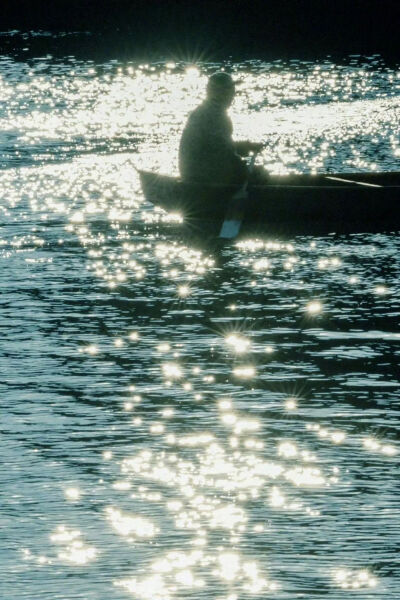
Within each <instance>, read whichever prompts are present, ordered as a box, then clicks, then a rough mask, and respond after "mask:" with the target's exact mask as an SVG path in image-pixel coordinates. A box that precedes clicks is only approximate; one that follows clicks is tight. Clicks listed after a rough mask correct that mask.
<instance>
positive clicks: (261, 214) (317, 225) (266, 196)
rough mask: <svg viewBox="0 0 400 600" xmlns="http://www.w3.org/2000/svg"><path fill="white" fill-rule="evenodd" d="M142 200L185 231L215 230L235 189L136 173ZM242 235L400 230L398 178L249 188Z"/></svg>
mask: <svg viewBox="0 0 400 600" xmlns="http://www.w3.org/2000/svg"><path fill="white" fill-rule="evenodd" d="M140 178H141V183H142V189H143V193H144V196H145V198H146V200H148V201H149V202H151V203H152V204H154V205H156V206H159V207H161V208H163V209H165V210H166V211H168V212H179V213H180V214H181V215H182V217H183V220H184V223H185V224H186V225H188V226H192V227H194V228H196V229H199V228H201V227H202V225H205V224H210V223H211V224H212V223H213V224H215V226H216V228H218V227H220V225H221V223H222V221H223V220H224V217H225V214H226V211H227V208H228V207H229V205H230V203H231V202H232V196H233V194H234V193H235V191H237V189H238V188H237V187H236V186H221V185H201V184H192V183H186V182H182V181H180V180H179V179H177V178H173V177H167V176H164V175H157V174H154V173H150V172H146V171H140ZM242 209H243V225H242V231H243V232H244V233H248V232H250V231H252V232H253V231H259V232H266V233H274V234H291V235H293V234H299V235H301V234H320V235H322V234H328V233H336V234H341V233H361V232H386V231H387V232H391V231H399V230H400V173H386V174H375V173H371V174H369V173H363V174H354V173H352V174H340V175H339V174H338V175H315V176H313V175H295V176H285V177H284V176H283V177H271V180H270V183H269V184H268V185H260V186H257V185H250V186H249V187H248V198H247V199H246V201H245V203H244V204H243V206H242Z"/></svg>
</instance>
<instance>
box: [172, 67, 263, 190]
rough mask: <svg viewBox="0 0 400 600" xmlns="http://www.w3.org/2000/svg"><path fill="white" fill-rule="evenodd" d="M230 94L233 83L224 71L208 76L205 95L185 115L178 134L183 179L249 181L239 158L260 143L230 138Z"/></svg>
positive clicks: (257, 149)
mask: <svg viewBox="0 0 400 600" xmlns="http://www.w3.org/2000/svg"><path fill="white" fill-rule="evenodd" d="M234 97H235V84H234V81H233V79H232V77H231V76H230V75H229V74H228V73H224V72H219V73H214V74H213V75H211V77H210V78H209V80H208V83H207V97H206V99H205V101H204V102H203V103H202V104H200V106H198V107H197V108H196V109H195V110H194V111H193V112H192V113H191V114H190V115H189V118H188V120H187V123H186V125H185V128H184V130H183V133H182V137H181V141H180V145H179V171H180V175H181V179H182V180H183V181H188V182H193V183H206V184H210V183H212V184H226V185H230V184H243V183H245V182H246V181H248V180H249V170H248V167H247V164H246V161H244V160H243V158H242V157H244V156H247V155H248V154H250V153H251V152H259V151H260V150H261V148H262V147H263V144H258V143H253V142H248V141H243V142H234V141H233V140H232V130H233V128H232V121H231V119H230V118H229V116H228V114H227V112H226V111H227V109H228V108H229V106H230V105H231V104H232V102H233V99H234ZM259 178H260V174H259V173H258V175H257V179H259Z"/></svg>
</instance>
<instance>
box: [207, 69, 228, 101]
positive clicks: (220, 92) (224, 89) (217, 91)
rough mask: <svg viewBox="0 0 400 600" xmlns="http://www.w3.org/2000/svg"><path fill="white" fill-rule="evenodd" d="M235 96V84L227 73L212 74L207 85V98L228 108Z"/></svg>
mask: <svg viewBox="0 0 400 600" xmlns="http://www.w3.org/2000/svg"><path fill="white" fill-rule="evenodd" d="M234 96H235V84H234V81H233V79H232V77H231V76H230V75H228V73H224V72H222V71H221V72H219V73H214V74H213V75H211V77H210V78H209V80H208V83H207V98H209V99H210V100H213V101H215V102H218V104H221V105H222V106H225V107H228V106H230V105H231V104H232V101H233V98H234Z"/></svg>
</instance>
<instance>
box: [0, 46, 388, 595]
mask: <svg viewBox="0 0 400 600" xmlns="http://www.w3.org/2000/svg"><path fill="white" fill-rule="evenodd" d="M17 58H18V60H17ZM217 66H218V67H220V66H221V65H211V64H199V65H198V66H197V68H193V67H189V68H188V66H187V65H180V64H178V65H175V64H165V63H157V64H148V65H139V64H133V63H129V64H126V63H124V64H122V63H118V62H116V61H113V62H105V63H102V64H95V63H93V62H90V61H83V60H77V59H76V58H74V57H73V56H65V58H63V59H54V58H53V57H52V56H51V55H50V54H49V55H46V56H40V57H36V58H33V57H30V58H26V59H22V58H21V56H19V55H18V57H17V56H13V55H12V53H11V54H10V55H8V56H3V57H1V58H0V69H1V71H0V72H1V88H0V89H1V102H2V104H1V111H2V121H1V130H0V154H1V165H2V170H1V172H0V189H1V195H2V199H1V204H0V210H1V224H2V228H1V240H0V244H1V249H0V250H1V271H0V292H1V296H0V302H1V314H0V318H1V331H2V336H1V342H2V344H1V355H0V369H1V379H0V390H1V403H2V426H1V438H0V439H1V447H2V454H1V455H2V459H3V460H2V463H3V469H2V474H1V487H0V494H1V496H2V499H1V509H0V510H1V512H0V514H1V526H2V552H1V562H0V565H1V566H0V573H1V579H0V582H1V583H0V589H1V597H2V598H5V599H7V600H16V599H18V600H20V599H22V598H27V599H30V600H31V599H32V600H33V599H51V600H55V599H63V600H64V599H68V600H72V599H78V598H79V599H85V600H86V599H87V600H111V599H118V600H123V599H124V598H129V597H133V598H138V599H140V600H141V599H144V600H147V599H148V600H169V599H171V600H172V599H173V598H181V597H185V598H189V597H190V598H204V599H207V600H209V599H210V600H211V599H213V600H214V599H215V598H218V599H222V598H223V599H226V600H239V599H241V598H254V599H258V598H266V597H270V598H277V599H278V598H282V599H289V598H290V599H292V598H307V599H308V598H325V597H329V598H332V599H339V598H349V597H353V596H355V597H358V598H362V599H363V600H367V599H370V598H379V599H389V598H391V599H393V598H396V597H397V595H398V589H399V568H398V559H397V554H396V550H397V549H398V543H399V530H400V528H399V517H398V498H399V496H398V494H399V483H398V482H399V466H398V442H397V436H398V429H399V421H398V417H399V409H398V397H399V388H400V383H399V367H398V364H399V359H400V327H399V321H400V319H399V317H400V299H399V298H400V295H399V271H400V265H399V256H400V255H399V249H400V248H399V246H400V242H399V239H398V236H395V235H374V236H372V235H354V236H347V237H335V236H334V235H331V236H327V237H324V238H293V239H292V240H290V241H287V240H285V241H282V240H278V239H269V238H268V237H267V236H266V237H265V238H264V239H258V240H254V239H249V240H244V241H242V242H240V243H237V244H231V245H228V246H226V247H225V248H223V249H222V250H220V251H218V252H217V251H214V250H213V249H212V248H207V247H205V248H204V247H203V248H201V249H199V248H198V247H197V246H190V244H188V243H187V242H185V243H184V242H182V241H181V240H179V237H177V236H176V234H173V233H171V232H169V231H168V230H164V229H159V228H157V227H156V225H155V224H154V223H153V221H154V220H160V219H162V218H163V217H162V216H160V215H158V216H157V215H154V213H153V211H152V209H151V207H149V206H148V205H147V204H145V203H144V201H143V198H142V195H141V191H140V185H139V182H138V179H137V176H136V172H135V170H134V167H135V166H136V167H139V166H145V167H146V168H149V169H158V170H160V171H163V172H175V171H176V153H177V144H178V139H179V134H180V131H181V128H182V126H183V122H184V119H185V115H186V114H187V112H188V111H189V110H190V109H191V108H192V107H194V106H195V105H196V102H197V101H198V98H199V95H201V94H202V90H203V88H204V82H205V75H206V73H207V72H210V71H212V70H215V68H216V67H217ZM225 67H226V68H229V69H233V70H234V71H235V72H237V73H236V77H237V78H238V79H241V80H242V81H243V82H244V83H245V85H244V86H242V87H241V88H239V93H238V97H237V100H236V102H235V105H234V107H233V109H232V118H233V120H234V124H235V131H236V132H237V136H238V137H250V138H252V139H254V140H263V141H264V140H267V141H268V142H269V147H268V149H267V150H266V151H265V153H264V155H263V156H262V162H263V163H264V164H265V166H266V167H267V168H269V169H270V170H272V171H274V172H309V171H310V170H314V171H324V170H330V171H336V172H340V171H352V170H354V171H370V170H374V169H376V170H379V171H390V170H398V157H399V155H400V150H399V137H398V119H399V116H400V107H399V89H400V71H399V70H397V69H395V68H389V67H387V66H386V65H385V64H384V63H383V62H382V60H381V59H380V58H379V56H372V57H358V56H355V57H348V58H347V59H346V60H345V61H343V62H342V63H340V64H339V63H335V62H330V61H329V60H326V61H325V62H318V63H317V62H315V63H304V62H300V61H291V62H288V63H285V62H282V61H277V62H275V63H273V64H272V63H271V64H268V63H260V62H255V61H253V62H246V63H240V64H232V65H231V64H229V63H227V64H226V65H225Z"/></svg>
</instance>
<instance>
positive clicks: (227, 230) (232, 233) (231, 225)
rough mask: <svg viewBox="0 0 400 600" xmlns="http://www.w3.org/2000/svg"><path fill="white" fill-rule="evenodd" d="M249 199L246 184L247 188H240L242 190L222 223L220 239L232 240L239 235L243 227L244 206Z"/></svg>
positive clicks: (233, 200) (234, 199)
mask: <svg viewBox="0 0 400 600" xmlns="http://www.w3.org/2000/svg"><path fill="white" fill-rule="evenodd" d="M247 198H248V194H247V183H246V184H245V186H243V187H242V188H240V190H238V191H237V192H236V194H235V195H234V196H233V198H232V201H231V205H230V206H229V208H228V210H227V213H226V215H225V219H224V222H223V223H222V226H221V230H220V232H219V237H220V238H223V239H226V240H231V239H233V238H235V237H236V236H237V235H238V234H239V232H240V228H241V226H242V221H243V217H244V206H245V204H246V201H247Z"/></svg>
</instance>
